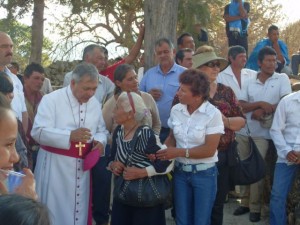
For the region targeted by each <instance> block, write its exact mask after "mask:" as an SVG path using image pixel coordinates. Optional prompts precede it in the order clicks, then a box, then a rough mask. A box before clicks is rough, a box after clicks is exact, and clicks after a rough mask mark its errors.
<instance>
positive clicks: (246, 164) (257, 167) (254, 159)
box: [230, 125, 266, 185]
mask: <svg viewBox="0 0 300 225" xmlns="http://www.w3.org/2000/svg"><path fill="white" fill-rule="evenodd" d="M247 129H248V143H249V148H250V154H249V156H248V158H246V159H244V160H241V159H240V157H239V154H238V150H237V144H236V143H235V144H233V145H232V148H233V149H231V151H232V152H231V156H230V157H232V158H231V160H233V161H234V160H235V161H236V163H235V165H234V166H233V167H231V169H230V177H231V181H232V182H233V184H234V185H249V184H253V183H256V182H258V181H259V180H261V179H262V178H264V177H265V175H266V166H265V160H264V159H263V158H262V156H261V154H260V153H259V151H258V148H257V146H256V144H255V142H254V140H253V138H252V137H251V135H250V130H249V127H248V125H247Z"/></svg>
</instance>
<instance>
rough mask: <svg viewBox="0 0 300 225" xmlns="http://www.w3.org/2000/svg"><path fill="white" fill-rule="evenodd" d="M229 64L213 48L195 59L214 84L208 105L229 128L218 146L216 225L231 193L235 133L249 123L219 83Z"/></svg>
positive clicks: (201, 51) (202, 49)
mask: <svg viewBox="0 0 300 225" xmlns="http://www.w3.org/2000/svg"><path fill="white" fill-rule="evenodd" d="M227 64H228V62H227V61H226V60H225V59H223V58H220V57H218V56H216V54H215V52H214V49H213V48H212V47H210V46H201V47H200V48H198V49H197V50H196V53H195V55H194V56H193V67H194V68H197V69H198V70H199V71H201V72H203V73H205V74H206V75H207V76H208V80H209V82H210V85H209V99H208V101H209V102H210V103H211V104H213V105H215V106H216V107H217V108H218V109H219V110H220V111H221V113H222V119H223V123H224V126H225V134H223V135H222V136H221V139H220V143H219V145H218V158H219V161H218V163H217V167H218V172H219V175H218V191H217V195H216V200H215V203H214V207H213V210H212V217H211V224H213V225H222V223H223V208H224V202H225V199H226V195H227V194H228V192H229V189H230V179H229V171H230V164H229V162H228V157H227V155H228V154H227V153H228V151H229V150H230V148H231V146H233V145H232V144H233V142H234V139H235V134H234V132H235V131H237V130H240V129H241V128H242V127H244V126H245V119H244V116H243V113H242V110H241V108H240V106H239V104H238V100H237V98H236V96H235V94H234V92H233V90H232V89H231V88H230V87H227V86H225V85H223V84H221V83H217V82H216V78H217V76H218V74H219V72H220V71H222V70H224V69H225V68H226V66H227Z"/></svg>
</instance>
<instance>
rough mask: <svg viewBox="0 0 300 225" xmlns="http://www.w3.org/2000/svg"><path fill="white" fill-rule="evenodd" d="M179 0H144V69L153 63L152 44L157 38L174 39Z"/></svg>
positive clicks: (173, 40)
mask: <svg viewBox="0 0 300 225" xmlns="http://www.w3.org/2000/svg"><path fill="white" fill-rule="evenodd" d="M178 4H179V0H145V3H144V12H145V44H144V45H145V71H146V70H147V69H148V68H150V67H152V66H154V65H155V57H154V44H155V41H156V40H157V39H159V38H162V37H165V38H168V39H170V40H171V41H172V42H173V43H174V45H175V40H176V24H177V13H178Z"/></svg>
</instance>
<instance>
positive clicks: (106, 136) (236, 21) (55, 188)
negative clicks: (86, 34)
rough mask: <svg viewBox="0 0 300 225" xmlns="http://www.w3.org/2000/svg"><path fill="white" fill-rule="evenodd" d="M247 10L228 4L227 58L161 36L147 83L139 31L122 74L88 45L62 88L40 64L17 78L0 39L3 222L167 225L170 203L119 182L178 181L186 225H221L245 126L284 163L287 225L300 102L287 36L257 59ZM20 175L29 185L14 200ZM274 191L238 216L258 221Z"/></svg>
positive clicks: (257, 187) (251, 193)
mask: <svg viewBox="0 0 300 225" xmlns="http://www.w3.org/2000/svg"><path fill="white" fill-rule="evenodd" d="M249 12H250V5H249V3H247V2H244V1H243V0H232V1H231V3H230V4H228V5H227V6H226V7H225V11H224V20H225V21H226V33H227V36H228V45H229V49H228V56H227V59H225V58H222V57H219V56H217V54H216V52H215V50H214V48H213V47H211V46H208V45H203V46H200V47H198V48H196V47H195V42H194V39H193V36H192V35H191V34H189V33H183V34H181V35H180V36H179V37H178V39H177V48H175V46H174V44H173V43H172V41H171V40H169V39H168V38H160V39H158V40H156V42H155V44H154V46H153V48H154V50H155V51H154V52H155V57H156V62H157V65H156V66H154V67H152V68H150V69H148V70H147V71H145V72H144V73H143V70H141V72H140V74H139V75H137V73H136V72H135V68H134V67H133V66H132V65H131V64H132V62H133V61H134V60H135V59H136V58H137V56H138V54H139V52H140V49H141V46H142V42H143V38H144V27H143V26H141V27H140V32H139V36H138V39H137V41H136V43H135V44H134V46H133V47H132V49H131V50H130V52H129V55H128V56H126V57H125V58H123V59H121V60H119V61H117V62H116V63H114V64H113V65H108V52H107V49H106V48H105V47H103V46H99V45H96V44H92V45H89V46H87V47H86V48H85V49H84V51H83V57H82V62H81V63H79V64H78V65H77V66H76V67H75V68H74V70H73V71H70V72H68V73H67V74H66V75H65V77H64V83H63V88H61V89H58V90H55V91H53V90H52V87H51V83H50V80H49V79H48V78H46V77H45V70H44V68H43V67H42V66H41V65H40V64H38V63H31V64H29V65H28V66H27V67H26V68H25V70H24V73H23V74H22V75H21V74H20V73H19V72H20V68H19V65H18V64H17V63H16V62H12V58H13V54H12V52H13V51H12V50H13V43H12V40H11V38H10V36H9V35H8V34H6V33H4V32H0V71H1V72H0V205H1V207H0V224H3V223H6V222H5V221H8V220H9V218H11V217H12V216H11V215H14V216H13V217H14V221H12V220H11V221H10V224H21V222H19V221H25V215H28V218H26V220H27V222H26V224H32V225H33V224H46V225H47V224H53V225H61V224H67V225H68V224H78V225H86V224H88V225H91V224H92V222H93V220H94V221H95V223H96V224H97V225H107V224H112V225H140V224H144V225H154V224H155V225H165V224H166V219H165V204H164V202H163V201H166V200H167V199H163V201H161V202H160V203H157V204H155V205H151V206H144V205H138V202H133V203H132V202H130V203H128V202H129V201H128V202H125V200H124V201H121V200H120V199H119V198H117V197H116V195H115V194H116V191H117V190H118V189H117V188H118V186H117V182H119V181H120V179H122V180H124V182H125V183H126V185H127V186H125V187H124V192H125V191H126V190H125V189H126V188H128V186H130V182H133V181H135V180H140V181H141V182H142V180H143V179H145V178H153V179H154V178H156V177H158V176H166V175H168V177H169V179H171V181H172V195H173V196H172V198H173V199H172V202H173V213H172V215H173V217H174V219H175V221H176V224H177V225H202V224H203V225H208V224H212V225H222V224H223V210H224V203H225V202H226V198H227V196H228V193H229V191H232V190H235V184H234V183H233V182H232V179H231V177H230V173H231V171H232V169H234V168H233V167H232V166H231V164H230V162H229V157H228V152H229V151H230V150H231V149H232V148H234V146H235V144H236V143H237V149H238V152H239V155H240V158H241V160H243V159H246V158H247V157H248V156H249V154H250V149H249V140H248V135H249V133H248V130H249V131H250V133H251V136H252V138H253V139H254V142H255V144H256V145H257V147H258V150H259V153H260V154H261V156H262V157H263V158H265V157H266V154H267V151H268V150H270V149H271V151H273V153H274V154H276V153H277V155H278V160H277V163H276V166H275V171H272V173H273V172H274V181H273V186H272V191H271V194H270V199H271V200H270V224H271V225H284V224H286V223H287V216H286V199H287V195H288V193H289V190H290V189H291V185H292V181H293V178H294V177H295V174H296V171H297V169H298V164H300V149H299V147H300V141H299V140H300V139H299V138H298V130H299V124H298V122H297V121H296V118H297V112H298V108H299V96H298V95H299V92H296V93H291V92H292V90H291V84H290V81H289V77H288V76H287V75H286V73H287V74H291V69H290V67H289V63H290V60H289V57H288V53H287V46H286V45H285V44H284V42H283V41H281V40H279V29H278V27H277V26H275V25H271V26H270V27H269V29H268V37H267V38H266V39H264V40H261V41H259V42H258V44H257V46H256V47H255V48H254V49H253V51H252V52H251V53H250V54H249V52H248V40H247V34H248V25H249V23H250V20H249V16H248V13H249ZM144 54H147V51H146V50H145V52H144ZM248 54H249V60H247V59H248ZM270 121H271V122H270ZM272 121H273V122H272ZM273 143H274V145H273ZM272 146H275V148H272ZM12 170H15V171H16V172H19V174H20V176H24V177H23V178H22V182H21V184H20V185H19V187H17V188H16V189H15V190H14V191H13V193H10V191H9V189H8V187H7V185H8V184H7V183H6V180H7V178H8V177H9V176H10V175H9V174H10V171H12ZM32 171H34V173H33V172H32ZM22 174H23V175H22ZM112 178H113V179H112ZM112 180H113V182H112ZM115 182H116V183H115ZM170 183H171V182H170ZM263 184H264V179H262V180H260V181H258V182H256V183H253V184H251V185H248V186H240V188H239V189H240V193H239V194H240V196H241V197H242V200H241V204H240V206H239V207H238V208H237V209H236V210H235V211H234V212H233V214H234V215H235V216H239V215H242V214H246V213H248V212H249V220H250V221H251V222H258V221H260V220H261V209H262V203H263V202H262V190H263ZM140 185H142V183H141V184H140ZM152 186H153V184H152ZM112 190H114V191H113V192H112V193H113V194H111V191H112ZM136 195H137V196H138V199H141V196H139V195H141V194H140V193H136ZM155 195H159V192H158V191H157V192H155ZM111 196H112V197H113V198H112V199H111ZM136 201H137V200H136ZM111 203H112V207H111Z"/></svg>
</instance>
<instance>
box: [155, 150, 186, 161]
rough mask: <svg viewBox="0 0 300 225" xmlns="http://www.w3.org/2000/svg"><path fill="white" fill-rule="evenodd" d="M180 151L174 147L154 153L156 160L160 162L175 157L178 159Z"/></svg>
mask: <svg viewBox="0 0 300 225" xmlns="http://www.w3.org/2000/svg"><path fill="white" fill-rule="evenodd" d="M180 153H181V151H180V149H178V148H175V147H169V148H166V149H162V150H159V151H157V152H156V158H158V159H160V160H170V159H174V158H177V157H180Z"/></svg>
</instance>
